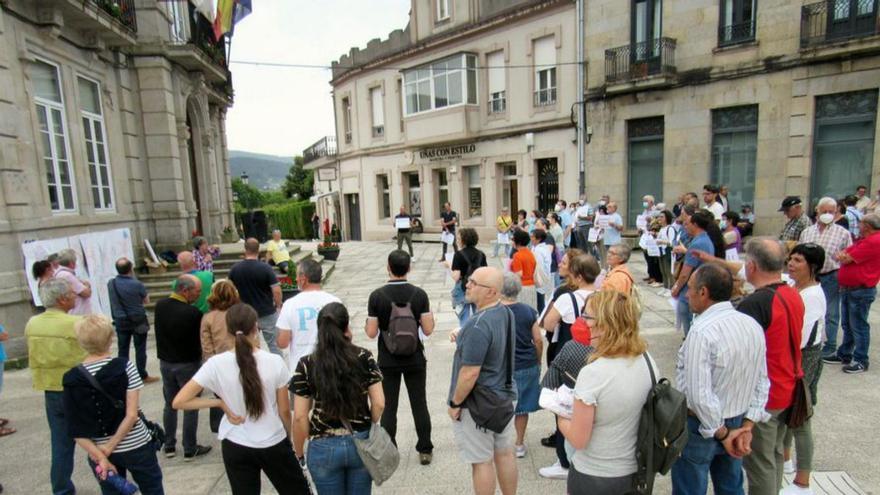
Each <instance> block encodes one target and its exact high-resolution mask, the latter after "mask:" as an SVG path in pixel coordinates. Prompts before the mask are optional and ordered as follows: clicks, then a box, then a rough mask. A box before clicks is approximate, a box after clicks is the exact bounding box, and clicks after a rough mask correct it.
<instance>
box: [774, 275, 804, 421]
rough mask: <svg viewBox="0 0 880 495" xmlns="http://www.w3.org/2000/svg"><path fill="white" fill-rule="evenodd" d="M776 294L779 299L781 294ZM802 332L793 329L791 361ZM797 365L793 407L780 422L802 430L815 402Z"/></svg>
mask: <svg viewBox="0 0 880 495" xmlns="http://www.w3.org/2000/svg"><path fill="white" fill-rule="evenodd" d="M774 294H775V295H776V296H777V297H779V294H776V291H774ZM779 300H780V301H781V302H782V307H784V308H785V315H786V317H787V318H786V319H787V320H788V321H789V322H790V321H791V312H790V310H789V309H788V303H787V302H785V299H783V298H781V297H779ZM795 330H797V331H800V329H791V332H790V333H791V334H792V335H790V337H792V338H789V340H788V341H789V343H791V359H792V361H794V359H795V355H796V354H797V349H795V347H794V338H793V334H794V331H795ZM795 364H796V365H797V369H795V382H794V393H793V396H792V399H791V405H790V406H788V409H786V410H785V411H784V412H783V413H782V416H781V417H780V420H784V422H785V424H786V425H787V426H788V427H789V428H792V429H797V428H800V427H801V426H803V425H804V423H806V422H807V421H809V419H810V417H812V416H813V401H812V398H811V397H810V387H809V386H807V383H806V381H805V380H804V370H803V368H802V367H801V365H800V364H798V363H795Z"/></svg>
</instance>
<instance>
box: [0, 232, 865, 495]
mask: <svg viewBox="0 0 880 495" xmlns="http://www.w3.org/2000/svg"><path fill="white" fill-rule="evenodd" d="M303 247H304V248H309V247H311V246H309V245H304V246H303ZM394 247H396V246H394V245H392V243H390V242H383V243H376V242H369V243H368V242H364V243H351V242H350V243H344V244H343V246H342V254H341V256H340V259H339V261H338V263H337V265H336V270H335V271H334V273H333V274H332V276H331V277H330V280H329V282H328V284H327V287H326V288H327V290H329V291H331V292H333V293H335V294H336V295H337V296H339V297H340V298H341V299H342V300H343V301H344V302H345V303H346V305H347V306H348V308H349V311H350V312H351V313H352V330H353V332H354V334H355V336H356V337H355V340H356V343H357V344H358V345H362V346H364V347H366V348H368V349H370V350H372V351H373V352H374V353H375V349H376V342H375V341H370V340H369V339H367V338H366V336H365V335H364V333H363V331H362V329H363V323H364V320H365V318H366V302H367V298H368V296H369V294H370V292H371V291H372V290H373V289H375V288H376V287H378V286H379V285H381V284H382V283H383V282H384V281H385V280H386V278H387V274H386V269H385V259H386V255H387V253H388V252H390V251H391V250H392V249H394ZM414 249H415V263H414V266H413V270H412V272H411V275H410V277H409V279H410V281H411V282H413V283H415V284H417V285H419V286H421V287H422V288H424V289H425V290H426V291H427V293H428V295H429V296H430V298H431V307H432V310H433V311H434V313H435V316H436V320H437V330H436V333H435V334H434V335H433V336H432V337H431V338H430V339H429V340H428V341H427V342H426V346H425V347H426V351H427V356H428V363H429V364H428V372H429V378H428V394H427V395H428V398H429V399H428V400H429V407H430V410H431V417H432V421H433V442H434V445H435V450H434V462H433V463H432V464H431V465H430V466H421V465H419V463H418V456H417V453H416V451H415V448H414V447H415V442H416V438H415V430H414V428H413V423H412V417H411V414H410V410H409V404H408V400H407V399H406V398H405V397H406V394H403V393H402V394H401V402H400V410H399V413H398V414H399V422H398V443H399V445H400V448H401V464H400V468H399V469H398V471H397V472H396V473H395V475H394V477H393V478H392V479H391V480H389V481H388V482H387V483H386V484H384V485H383V486H382V487H379V488H377V489H375V490H374V492H375V493H381V494H386V493H387V494H392V493H393V494H417V493H418V494H432V493H437V494H440V493H444V494H452V493H469V492H470V491H471V481H470V480H471V478H470V469H469V467H468V466H467V465H465V464H464V463H462V462H461V461H460V460H459V458H458V456H457V452H456V449H455V445H454V441H453V436H452V428H451V426H450V421H449V419H448V417H447V416H446V405H445V401H446V393H447V390H448V387H449V379H450V367H451V363H452V354H453V350H454V347H453V345H452V344H451V343H450V342H449V340H448V333H449V331H450V330H451V329H453V328H454V327H455V326H456V318H455V315H454V314H453V312H452V308H451V305H450V303H449V290H450V288H451V285H452V282H451V280H450V279H449V278H448V277H447V275H446V271H445V269H444V268H443V267H442V265H440V264H439V263H438V262H437V260H438V258H439V256H440V246H439V245H438V244H416V245H415V246H414ZM483 249H484V250H485V251H486V252H487V253H490V250H489V249H488V248H487V247H485V246H483ZM489 260H490V263H491V264H494V265H496V266H499V267H500V266H501V262H500V260H499V259H497V258H490V259H489ZM631 265H632V268H633V270H634V272H635V273H636V274H637V275H638V276H637V277H636V278H637V279H640V278H641V277H642V276H643V274H644V262H643V260H642V257H641V255H640V254H639V253H635V255H634V256H633V260H632V262H631ZM655 292H656V291H655V290H654V289H650V288H648V287H644V286H643V287H642V295H643V298H644V301H643V306H644V314H643V316H642V320H641V324H642V332H643V334H644V335H645V336H646V338H647V339H648V341H649V343H650V350H651V353H652V354H653V356H654V357H655V359H656V360H657V362H658V364H659V365H660V368H661V372H662V374H663V375H665V376H674V363H675V353H676V352H677V349H678V346H679V344H680V343H681V334H679V333H676V331H675V330H674V329H673V325H672V322H673V314H672V309H671V307H670V306H669V305H668V303H667V302H666V300H665V298H662V297H660V296H658V295H656V294H655ZM877 306H878V305H875V308H874V309H873V310H872V311H871V314H870V321H871V323H872V324H873V325H877V324H880V314H878V311H880V310H878V309H877ZM151 335H152V334H151ZM876 349H877V346H876V345H875V347H874V350H873V351H872V356H873V361H874V362H875V363H876V362H880V356H878V355H877V354H878V353H877V350H876ZM148 355H149V365H148V366H149V369H150V371H151V374H156V375H158V374H159V373H158V367H159V363H158V361H157V360H156V359H155V355H156V354H155V347H154V343H153V341H152V337H151V341H150V350H149V351H148ZM878 390H880V370H873V369H872V370H871V371H869V372H868V373H865V374H862V375H852V376H851V375H845V374H844V373H842V372H841V371H840V370H839V367H835V366H826V368H825V370H824V372H823V375H822V381H821V384H820V393H819V406H818V407H817V409H816V415H815V418H814V424H813V432H814V435H815V444H816V454H815V459H814V464H815V466H816V469H817V470H819V471H846V472H848V473H849V474H850V475H851V476H852V478H853V479H854V480H855V481H856V482H857V483H858V484H859V486H860V487H861V488H862V490H864V491H865V492H867V493H871V492H877V493H880V470H878V469H877V462H876V461H871V460H870V459H872V458H873V455H874V454H872V452H874V449H875V439H874V435H873V432H874V431H875V430H876V428H875V425H877V424H880V392H878ZM401 392H403V391H401ZM141 402H142V407H143V409H144V411H145V413H146V414H147V416H148V417H150V418H152V419H157V420H161V412H162V407H163V399H162V389H161V385H160V384H155V385H149V386H147V387H146V389H145V391H144V392H143V394H142V398H141ZM0 417H6V418H10V419H11V420H12V425H11V426H13V427H15V428H17V429H18V432H17V433H16V434H14V435H12V436H9V437H5V438H2V439H0V446H2V447H0V483H2V484H3V485H4V486H5V488H6V492H5V493H10V494H31V493H48V492H49V491H50V488H49V482H48V479H49V432H48V427H47V424H46V418H45V412H44V409H43V398H42V395H41V394H40V393H37V392H34V391H33V390H32V389H31V382H30V374H29V372H28V371H27V370H23V371H11V372H7V373H6V375H5V387H4V390H3V393H2V396H0ZM552 424H553V422H552V417H551V415H550V414H549V413H546V412H539V413H536V414H533V415H532V416H531V418H530V422H529V427H528V430H527V432H526V445H527V446H528V448H529V452H528V454H527V455H526V457H525V458H523V459H520V460H518V461H517V464H518V466H519V493H524V494H534V493H548V494H549V493H565V485H564V482H562V481H554V480H544V479H542V478H540V477H539V476H538V469H539V468H540V467H543V466H547V465H550V464H552V463H553V462H554V461H555V456H554V451H553V450H552V449H547V448H544V447H541V445H540V443H539V439H540V438H541V437H542V436H546V435H547V434H548V433H550V432H551V430H552ZM198 435H199V443H201V444H205V445H213V446H214V451H212V452H211V453H210V454H208V455H207V456H205V457H204V458H200V459H198V460H196V461H194V462H191V463H184V462H183V459H182V456H178V457H177V458H175V459H170V460H166V459H164V458H162V459H161V460H160V463H161V465H162V470H163V474H164V476H165V487H166V493H169V494H225V493H229V485H228V483H227V481H226V477H225V475H224V470H223V464H222V459H221V455H220V452H219V443H218V442H217V440H216V439H215V438H213V437H212V435H211V433H210V430H209V429H208V415H207V414H206V413H202V414H200V426H199V433H198ZM74 481H75V483H76V486H77V491H78V493H81V494H97V493H99V491H98V487H97V484H96V483H95V482H94V481H93V479H91V477H90V473H89V471H88V467H87V465H86V462H85V454H84V453H83V451H81V450H79V451H78V452H77V460H76V471H75V474H74ZM670 491H671V490H670V483H669V479H668V477H663V478H658V481H657V484H656V491H655V493H658V494H666V493H669V492H670ZM263 492H264V493H275V491H274V490H273V489H272V487H271V485H270V484H269V483H268V481H267V480H264V485H263ZM841 493H842V492H841Z"/></svg>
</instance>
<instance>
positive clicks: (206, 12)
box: [191, 0, 217, 22]
mask: <svg viewBox="0 0 880 495" xmlns="http://www.w3.org/2000/svg"><path fill="white" fill-rule="evenodd" d="M191 2H192V4H193V7H195V8H196V11H197V12H198V13H200V14H202V15H203V16H205V19H208V20H209V21H211V22H214V17H215V16H216V13H217V9H216V6H215V3H214V0H191Z"/></svg>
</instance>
